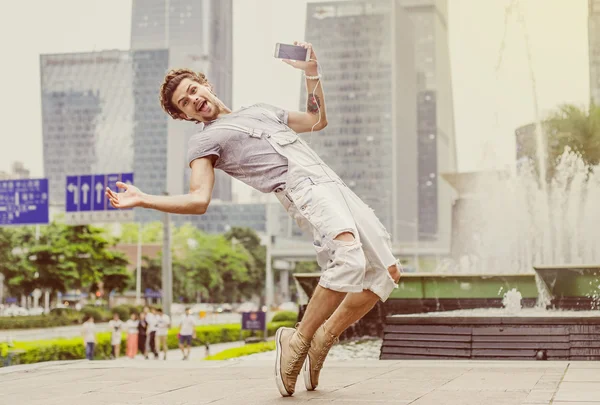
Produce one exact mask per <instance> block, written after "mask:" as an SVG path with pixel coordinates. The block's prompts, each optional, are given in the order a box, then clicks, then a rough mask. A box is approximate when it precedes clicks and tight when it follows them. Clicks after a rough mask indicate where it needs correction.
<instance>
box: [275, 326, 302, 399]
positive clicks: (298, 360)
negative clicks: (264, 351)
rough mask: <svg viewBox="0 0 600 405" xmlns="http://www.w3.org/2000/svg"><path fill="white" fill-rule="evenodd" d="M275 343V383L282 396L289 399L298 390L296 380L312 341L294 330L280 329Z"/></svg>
mask: <svg viewBox="0 0 600 405" xmlns="http://www.w3.org/2000/svg"><path fill="white" fill-rule="evenodd" d="M275 343H276V345H277V353H276V360H275V382H276V383H277V388H278V389H279V392H280V393H281V395H283V396H284V397H289V396H291V395H292V394H293V393H294V391H295V390H296V380H297V379H298V374H300V369H301V368H302V364H303V363H304V359H305V358H306V356H307V354H308V349H310V341H308V340H307V339H306V338H304V336H302V334H301V333H300V332H299V331H298V330H296V329H294V328H279V329H277V333H276V334H275Z"/></svg>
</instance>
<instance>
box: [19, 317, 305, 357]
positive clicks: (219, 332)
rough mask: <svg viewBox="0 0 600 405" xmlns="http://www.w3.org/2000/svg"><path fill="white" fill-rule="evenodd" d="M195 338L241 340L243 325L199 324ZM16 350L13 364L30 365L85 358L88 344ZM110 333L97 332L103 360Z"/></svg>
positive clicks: (173, 342)
mask: <svg viewBox="0 0 600 405" xmlns="http://www.w3.org/2000/svg"><path fill="white" fill-rule="evenodd" d="M293 325H294V323H293V322H277V323H276V322H273V323H270V324H268V326H267V331H268V335H269V336H273V335H274V334H275V331H277V329H279V328H280V327H282V326H286V327H291V326H293ZM178 333H179V328H173V329H170V330H169V334H168V335H167V345H168V347H169V349H176V348H177V347H178V346H179V342H178V339H177V334H178ZM241 335H242V336H241V337H242V339H243V338H246V337H248V336H250V331H243V333H242V334H241ZM196 337H197V338H196V339H194V340H193V341H192V345H193V346H201V345H204V344H205V343H206V342H208V343H223V342H234V341H238V340H240V325H239V324H228V325H210V326H198V327H196ZM125 348H126V335H125V334H123V337H122V339H121V353H122V354H123V355H124V353H125ZM14 349H16V350H17V351H20V353H18V354H16V358H15V361H14V364H31V363H39V362H42V361H53V360H75V359H84V358H85V346H84V344H83V340H82V339H81V338H80V337H76V338H69V339H52V340H34V341H29V342H15V345H14ZM111 350H112V348H111V346H110V333H109V332H101V333H97V334H96V349H95V353H94V359H96V360H103V359H108V358H110V354H111Z"/></svg>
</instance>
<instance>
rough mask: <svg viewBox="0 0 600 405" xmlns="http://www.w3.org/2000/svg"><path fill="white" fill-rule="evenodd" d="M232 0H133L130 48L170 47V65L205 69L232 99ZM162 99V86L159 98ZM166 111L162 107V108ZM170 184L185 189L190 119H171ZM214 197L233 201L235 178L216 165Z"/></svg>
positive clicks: (179, 190)
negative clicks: (232, 185)
mask: <svg viewBox="0 0 600 405" xmlns="http://www.w3.org/2000/svg"><path fill="white" fill-rule="evenodd" d="M232 11H233V8H232V0H133V12H132V17H131V48H132V49H134V50H142V49H155V48H165V49H168V50H169V60H168V67H169V68H189V69H192V70H194V71H197V72H203V73H204V74H206V76H207V78H208V80H209V81H210V82H211V84H212V85H213V88H214V90H215V92H216V94H217V96H218V97H219V98H220V99H221V100H222V101H223V102H224V103H225V104H226V105H231V101H232V61H233V57H232V28H233V27H232ZM154 100H156V102H157V103H158V101H157V100H158V87H157V88H156V92H155V98H154ZM163 114H164V113H163ZM167 126H168V137H167V139H166V144H167V150H168V153H167V159H166V162H165V164H166V189H165V190H163V191H167V192H169V193H170V194H181V193H184V192H187V190H188V186H189V174H190V170H189V168H188V162H187V161H186V158H187V154H186V148H187V142H188V140H189V138H190V136H191V135H193V134H194V133H195V132H196V131H198V128H197V127H196V126H195V125H194V124H191V123H189V122H181V121H174V120H172V119H170V118H169V120H168V121H167ZM215 174H216V176H215V188H214V192H213V199H215V200H220V201H231V199H232V191H231V178H230V177H229V176H227V175H226V174H225V173H223V172H221V171H216V173H215Z"/></svg>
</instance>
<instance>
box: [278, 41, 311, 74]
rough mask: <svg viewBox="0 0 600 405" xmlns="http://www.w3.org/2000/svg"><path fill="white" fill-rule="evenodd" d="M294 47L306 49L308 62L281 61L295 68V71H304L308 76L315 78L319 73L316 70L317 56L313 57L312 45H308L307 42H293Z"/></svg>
mask: <svg viewBox="0 0 600 405" xmlns="http://www.w3.org/2000/svg"><path fill="white" fill-rule="evenodd" d="M294 45H297V46H301V47H303V48H304V49H308V52H310V60H309V61H308V62H306V61H303V60H290V59H283V61H284V62H285V63H287V64H288V65H290V66H293V67H295V68H296V69H300V70H304V72H305V73H306V74H307V75H308V76H316V75H317V74H318V73H319V71H318V70H317V55H315V51H314V50H313V48H312V44H309V43H307V42H298V41H294Z"/></svg>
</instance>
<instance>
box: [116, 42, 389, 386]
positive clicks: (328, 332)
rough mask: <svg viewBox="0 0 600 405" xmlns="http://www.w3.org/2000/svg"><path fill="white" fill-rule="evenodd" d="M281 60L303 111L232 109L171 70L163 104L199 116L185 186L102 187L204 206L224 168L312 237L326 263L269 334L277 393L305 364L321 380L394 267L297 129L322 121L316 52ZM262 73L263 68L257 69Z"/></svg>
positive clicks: (374, 223)
mask: <svg viewBox="0 0 600 405" xmlns="http://www.w3.org/2000/svg"><path fill="white" fill-rule="evenodd" d="M299 45H301V46H303V47H305V48H306V49H308V50H309V52H310V55H311V56H310V59H311V60H310V61H308V62H301V61H285V62H286V63H287V64H289V65H291V66H293V67H295V68H297V69H300V70H301V71H303V72H304V75H305V77H306V87H307V90H308V102H307V111H306V112H298V111H284V110H282V109H279V108H276V107H272V106H269V105H266V104H258V105H254V106H251V107H249V108H242V109H241V110H238V111H235V112H231V110H230V109H229V108H227V107H226V106H225V105H224V104H223V103H222V102H221V101H220V100H219V99H218V98H217V96H216V95H215V94H214V93H213V89H212V86H211V85H210V83H209V82H208V80H207V79H206V77H205V76H204V75H203V74H196V73H194V72H192V71H190V70H185V69H181V70H175V71H171V72H169V73H168V74H167V76H166V77H165V81H164V83H163V85H162V86H161V91H160V100H161V105H162V107H163V109H164V110H165V111H166V112H167V113H168V114H169V115H170V116H171V117H172V118H174V119H181V120H187V121H192V122H196V123H203V124H204V129H203V130H202V131H201V132H199V133H198V134H196V135H194V136H193V137H192V138H191V139H190V142H189V146H188V161H189V164H190V167H191V169H192V174H191V180H190V192H189V194H186V195H179V196H153V195H148V194H145V193H143V192H142V191H140V190H139V189H138V188H136V187H134V186H130V185H126V184H123V183H117V186H118V187H119V188H122V189H125V192H124V193H120V194H117V193H115V192H114V191H112V190H110V188H107V190H106V196H107V198H108V199H109V200H110V202H111V204H112V205H113V206H114V207H115V208H131V207H145V208H151V209H156V210H159V211H163V212H171V213H177V214H199V215H201V214H204V213H205V212H206V210H207V209H208V206H209V203H210V198H211V193H212V190H213V185H214V169H215V168H217V169H221V170H223V171H225V172H226V173H228V174H230V175H231V176H233V177H235V178H237V179H239V180H241V181H243V182H245V183H246V184H249V185H250V186H252V187H254V188H256V189H257V190H259V191H262V192H265V193H271V192H272V193H274V194H275V195H276V196H277V198H278V199H279V201H280V202H281V203H282V205H283V206H284V208H285V209H286V211H287V212H288V213H289V215H290V216H292V217H293V218H294V219H295V220H296V221H297V223H298V224H299V225H300V227H301V228H303V229H305V230H307V231H308V232H310V233H311V234H312V235H313V237H314V247H315V250H316V253H317V261H318V262H319V264H320V265H321V268H322V270H323V273H322V275H321V278H320V281H319V286H318V287H317V288H316V290H315V292H314V294H313V296H312V298H311V300H310V302H309V305H308V306H307V309H306V312H305V314H304V317H303V319H302V322H301V323H300V324H299V325H298V326H297V329H295V328H280V329H279V330H278V331H277V334H276V336H275V340H276V347H277V353H276V367H275V373H276V378H275V381H276V383H277V388H278V389H279V392H280V393H281V395H283V396H290V395H292V394H293V393H294V390H295V386H296V380H297V378H298V375H299V373H300V369H301V368H302V367H303V365H304V383H305V385H306V388H307V389H308V390H314V389H315V388H316V387H317V385H318V380H319V374H320V371H321V368H322V366H323V362H324V360H325V357H326V355H327V353H328V351H329V349H330V348H331V346H332V345H333V344H334V343H335V342H336V341H337V339H338V337H339V335H340V334H341V333H342V332H343V331H344V330H345V329H346V328H348V327H349V326H350V325H352V324H353V323H354V322H356V321H358V320H359V319H360V318H362V317H363V316H364V315H365V314H366V313H367V312H369V310H370V309H371V308H373V306H374V305H375V304H376V302H377V301H378V300H381V301H385V300H386V299H387V298H388V296H389V295H390V293H391V291H392V290H393V289H394V288H396V287H397V282H398V280H399V279H400V267H399V264H398V262H397V260H396V259H395V258H394V256H393V255H392V251H391V244H390V236H389V234H388V233H387V231H386V230H385V228H384V227H383V226H382V224H381V222H379V220H378V219H377V217H376V216H375V214H374V213H373V211H372V210H371V209H369V207H368V206H367V205H366V204H364V203H363V202H362V201H361V200H360V199H359V198H358V197H357V196H356V195H355V194H354V193H353V192H352V191H351V190H350V189H349V188H348V187H347V186H346V184H344V182H343V181H342V180H341V179H340V178H339V177H338V176H337V175H336V174H335V173H334V172H333V170H331V169H330V168H329V167H328V166H327V165H326V164H325V163H324V162H323V161H322V160H321V159H320V158H319V157H318V156H317V155H316V153H315V152H314V151H313V150H312V149H311V148H310V147H309V146H308V145H307V144H306V143H305V142H304V141H303V140H302V139H300V138H299V137H298V135H297V133H302V132H311V131H313V130H317V131H318V130H321V129H323V128H325V126H326V125H327V114H326V111H325V100H324V97H323V89H322V86H321V85H320V83H321V80H320V75H319V72H318V64H317V57H316V55H315V52H314V51H313V49H312V46H311V45H310V44H306V43H300V44H299ZM257 80H268V78H257Z"/></svg>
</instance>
